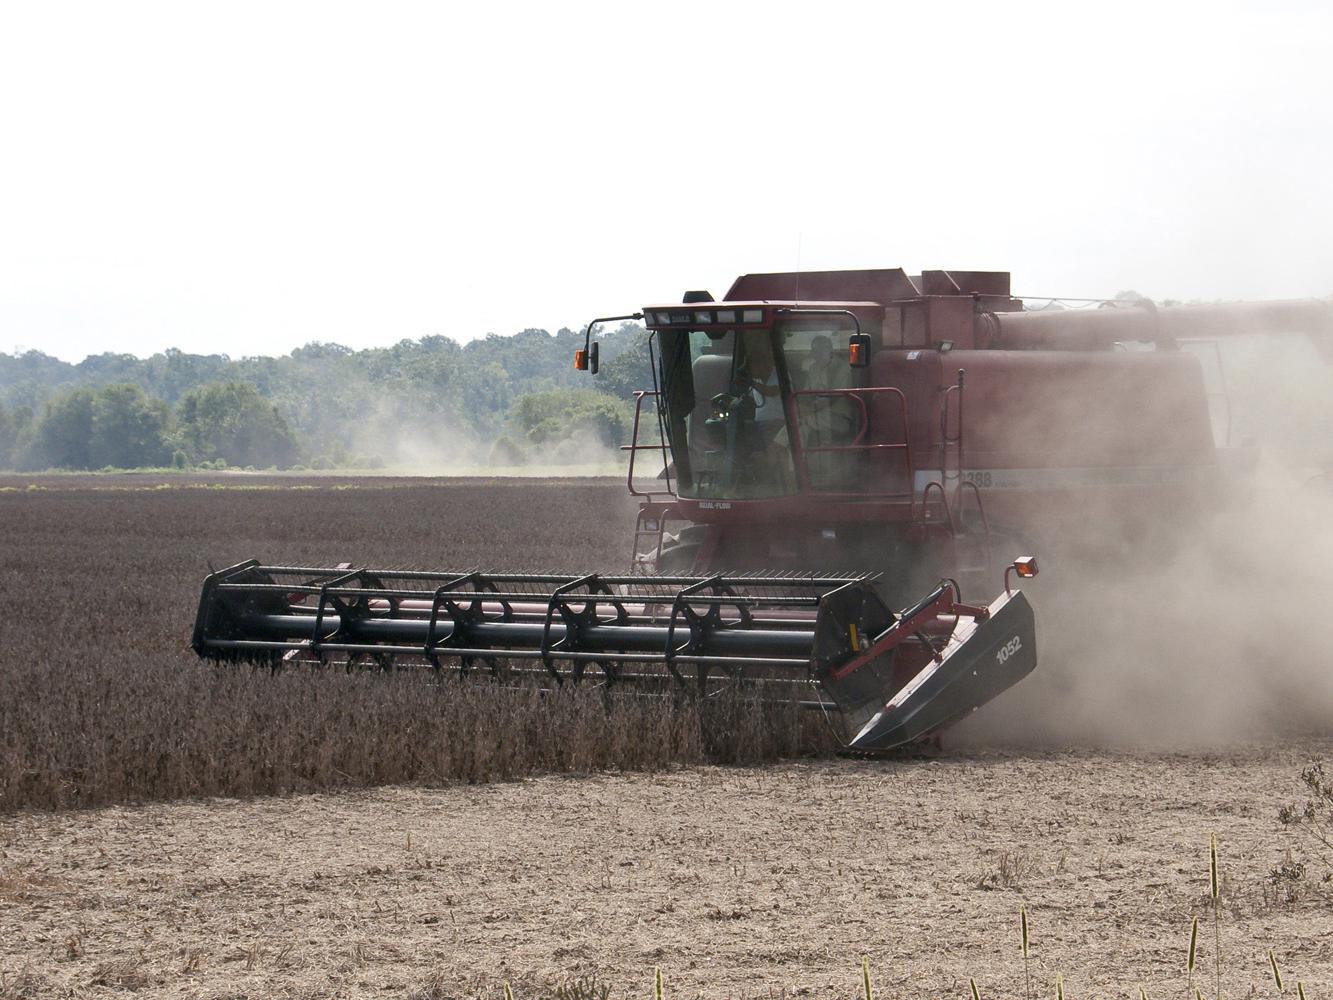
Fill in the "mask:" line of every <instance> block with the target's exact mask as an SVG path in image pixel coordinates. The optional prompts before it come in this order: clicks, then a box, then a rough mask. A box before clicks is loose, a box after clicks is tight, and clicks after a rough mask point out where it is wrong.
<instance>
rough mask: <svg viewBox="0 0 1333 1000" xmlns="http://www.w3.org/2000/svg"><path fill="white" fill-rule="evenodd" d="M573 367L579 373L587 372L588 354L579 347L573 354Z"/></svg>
mask: <svg viewBox="0 0 1333 1000" xmlns="http://www.w3.org/2000/svg"><path fill="white" fill-rule="evenodd" d="M574 367H575V368H576V369H577V370H578V371H581V372H586V371H587V370H588V352H587V351H585V350H584V349H583V348H581V347H580V348H579V349H578V350H577V351H575V352H574Z"/></svg>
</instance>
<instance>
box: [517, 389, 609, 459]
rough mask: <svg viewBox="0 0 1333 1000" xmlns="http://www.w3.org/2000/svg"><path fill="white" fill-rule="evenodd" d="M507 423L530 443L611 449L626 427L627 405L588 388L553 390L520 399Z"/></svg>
mask: <svg viewBox="0 0 1333 1000" xmlns="http://www.w3.org/2000/svg"><path fill="white" fill-rule="evenodd" d="M510 420H511V422H512V423H513V424H514V426H515V428H516V429H517V430H518V432H519V433H520V434H521V435H522V437H523V438H524V439H525V440H526V441H528V442H529V443H530V444H535V445H544V446H550V445H558V444H560V443H562V442H566V441H569V442H574V443H576V444H585V443H586V444H588V445H591V446H594V447H602V448H615V447H618V446H619V445H621V444H623V443H624V442H625V439H626V436H627V435H628V433H629V427H630V421H631V416H630V411H629V407H628V406H627V404H625V403H623V402H621V401H620V400H617V399H612V398H611V397H610V396H608V395H606V394H605V393H601V392H595V391H594V390H592V389H557V390H553V391H551V392H537V393H529V394H528V395H526V396H520V397H519V398H518V399H517V400H516V401H515V402H514V406H513V408H512V410H510Z"/></svg>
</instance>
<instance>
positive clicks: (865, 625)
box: [192, 560, 1036, 752]
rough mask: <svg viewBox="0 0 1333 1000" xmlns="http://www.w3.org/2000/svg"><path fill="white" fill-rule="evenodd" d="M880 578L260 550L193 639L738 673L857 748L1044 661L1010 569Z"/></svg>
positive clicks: (226, 647)
mask: <svg viewBox="0 0 1333 1000" xmlns="http://www.w3.org/2000/svg"><path fill="white" fill-rule="evenodd" d="M1020 562H1023V561H1020ZM1028 562H1030V561H1028ZM1030 569H1031V571H1032V572H1035V563H1032V564H1031V566H1030ZM1024 575H1030V573H1025V574H1024ZM874 581H875V577H873V576H828V577H824V576H812V575H786V576H759V575H740V576H725V575H719V576H711V577H667V576H663V577H652V576H647V577H645V576H619V577H615V576H598V575H596V574H594V575H591V576H582V577H570V576H544V575H490V574H482V573H476V572H470V573H426V572H407V571H402V570H368V569H346V568H338V569H322V568H310V567H298V566H262V565H260V564H259V563H258V562H256V561H253V560H252V561H249V562H244V563H240V564H238V565H236V566H232V567H231V568H229V569H225V570H222V571H220V572H216V573H213V574H211V575H210V576H209V577H208V578H207V579H206V580H205V581H204V585H203V592H202V594H201V595H200V599H199V613H198V616H197V618H196V620H195V626H194V635H193V639H192V645H193V647H194V650H195V652H196V653H198V654H199V655H200V656H201V657H205V658H208V659H213V660H224V661H249V662H254V663H261V664H269V665H273V666H277V665H279V664H280V663H282V662H283V661H284V660H290V659H293V658H301V659H306V660H312V661H317V662H324V663H328V662H344V663H346V664H348V665H349V666H355V665H359V664H364V665H367V666H373V667H380V668H384V667H388V666H390V665H397V664H410V663H418V664H425V665H428V666H430V667H432V668H434V669H436V670H443V669H449V670H452V671H456V672H458V673H459V674H461V675H463V676H467V675H468V674H470V673H472V672H474V671H476V670H477V669H478V667H479V666H480V667H483V668H485V669H487V670H488V671H490V672H492V673H493V674H494V675H495V676H498V677H506V678H522V677H523V676H525V675H528V676H532V677H535V678H536V679H538V680H539V681H540V682H542V683H548V684H550V683H554V684H563V683H566V682H578V681H584V682H592V683H600V684H606V685H619V684H630V683H635V684H641V685H647V686H649V687H653V686H657V687H667V686H671V685H675V686H680V687H683V688H685V689H692V690H696V691H698V692H700V693H701V694H702V695H704V696H708V695H710V694H715V693H716V692H718V691H719V690H721V689H722V688H723V687H724V686H725V685H727V684H731V683H734V682H737V681H739V682H742V683H747V684H753V685H755V686H756V688H758V689H760V690H762V691H763V692H764V694H765V696H767V695H768V693H769V692H770V691H771V692H772V694H773V696H774V697H783V696H788V697H793V696H794V697H797V698H799V699H800V700H801V701H802V702H804V703H806V704H808V705H810V706H813V707H818V708H822V709H824V710H825V711H828V712H829V713H830V714H837V715H840V716H841V718H842V720H843V724H844V727H845V736H844V742H845V743H846V746H847V748H848V749H850V750H854V751H858V752H876V751H884V750H890V749H893V748H894V747H899V746H903V745H905V744H909V743H912V742H915V741H917V740H920V739H922V738H924V737H926V736H929V735H930V734H931V733H933V732H935V731H937V730H938V729H940V728H941V727H943V726H946V725H948V724H949V723H951V722H953V721H956V720H957V719H959V718H961V717H962V716H964V715H967V714H968V713H969V712H971V711H973V710H974V709H976V708H977V707H979V706H980V705H982V704H984V703H985V702H987V701H989V700H990V699H991V698H993V697H995V695H997V694H999V693H1000V692H1001V691H1003V690H1005V689H1006V688H1008V687H1010V686H1011V685H1013V684H1015V683H1016V682H1017V681H1019V680H1020V679H1022V678H1023V677H1024V676H1026V675H1027V674H1028V673H1029V672H1030V671H1031V670H1032V669H1033V667H1035V666H1036V642H1035V638H1034V629H1033V615H1032V608H1031V606H1030V605H1029V604H1028V602H1027V600H1026V598H1024V596H1023V595H1022V593H1020V592H1018V591H1010V590H1009V588H1008V586H1007V585H1006V589H1005V593H1003V594H1001V595H1000V596H999V597H997V598H996V599H995V600H994V601H993V602H992V603H991V604H990V605H989V606H988V607H975V606H971V605H966V604H963V603H962V602H961V601H960V599H959V595H958V592H957V588H956V585H954V584H953V583H952V582H950V581H943V582H941V583H940V584H939V586H937V587H936V588H935V589H934V590H933V591H931V592H930V593H929V594H928V595H926V596H925V597H924V598H923V599H922V600H921V601H920V602H919V603H918V604H917V605H916V606H915V607H913V608H911V609H908V610H906V611H903V612H901V613H894V612H893V611H891V610H889V608H888V607H887V606H886V605H885V604H884V602H883V601H882V600H881V599H880V597H879V596H878V594H877V593H876V591H875V589H874V587H873V584H874ZM1006 584H1007V580H1006ZM589 667H592V668H593V670H592V671H589V669H588V668H589ZM784 687H785V688H786V689H787V690H785V691H784V690H783V689H784Z"/></svg>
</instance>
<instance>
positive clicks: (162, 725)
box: [0, 480, 829, 810]
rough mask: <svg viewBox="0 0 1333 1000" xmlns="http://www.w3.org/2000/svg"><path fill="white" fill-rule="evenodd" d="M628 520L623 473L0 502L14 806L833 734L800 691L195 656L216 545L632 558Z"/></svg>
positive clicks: (230, 552) (804, 744)
mask: <svg viewBox="0 0 1333 1000" xmlns="http://www.w3.org/2000/svg"><path fill="white" fill-rule="evenodd" d="M312 485H313V486H315V487H316V488H314V489H310V488H308V487H310V486H312ZM349 485H350V486H352V487H353V488H350V489H349V488H347V487H348V486H349ZM293 486H297V487H302V488H297V489H293V488H291V487H293ZM630 516H631V511H630V508H629V506H628V503H627V501H626V499H625V497H624V487H623V484H621V483H618V482H608V481H572V482H564V483H556V484H553V483H550V482H533V481H490V482H474V481H463V482H460V481H435V482H431V483H428V484H424V485H412V484H406V485H405V484H401V483H391V484H388V485H383V484H379V483H377V482H376V481H375V480H362V481H358V482H355V483H350V484H349V483H340V484H338V485H337V486H334V487H330V486H328V485H326V484H321V483H320V482H318V481H313V482H311V483H298V482H295V481H292V482H288V483H277V484H266V488H262V489H244V490H236V489H220V490H219V489H200V488H193V487H189V488H172V489H160V490H153V491H122V490H107V489H101V490H97V491H90V490H82V489H76V490H54V489H53V490H49V491H41V492H28V491H15V492H9V493H0V524H3V526H4V532H5V535H6V536H7V539H8V544H7V545H6V551H5V559H4V564H3V565H2V566H0V606H3V607H4V608H5V613H6V617H5V621H4V626H3V627H4V638H3V641H2V642H0V809H5V810H13V809H19V808H27V807H34V808H50V807H56V808H60V807H69V806H80V805H92V804H102V803H111V802H123V801H134V800H148V799H166V798H177V797H189V796H199V795H225V796H237V795H252V794H264V793H277V792H285V791H296V790H308V789H316V788H328V787H346V786H360V785H375V784H385V783H398V782H423V783H435V782H448V781H491V780H498V779H505V778H512V777H516V776H520V775H525V774H531V773H536V772H550V771H586V770H593V769H598V768H606V767H616V768H628V769H647V768H658V767H663V766H667V765H669V764H672V763H674V762H690V761H700V760H721V761H738V762H739V761H759V760H765V759H771V758H773V757H776V756H782V755H791V754H796V753H803V752H810V751H812V750H819V749H824V748H827V747H828V746H829V738H828V736H827V733H826V731H825V730H824V728H823V722H822V720H820V719H818V718H816V717H813V716H811V715H810V714H809V713H802V712H801V711H800V710H799V709H797V708H796V707H794V706H792V705H785V704H784V705H768V706H758V705H755V704H750V703H743V702H739V701H737V700H735V699H733V700H731V701H724V702H722V703H720V704H716V705H710V706H708V707H707V708H706V709H704V710H702V711H701V709H700V707H699V706H698V705H696V704H694V703H692V702H691V701H689V700H688V699H686V700H681V701H679V702H672V701H670V700H668V701H666V702H661V701H657V700H650V699H643V698H639V697H635V696H633V695H630V694H627V695H623V696H614V697H612V698H611V699H609V701H604V700H603V697H602V695H601V694H600V693H598V692H596V691H593V690H589V689H583V690H569V691H560V692H557V693H554V694H549V695H542V694H541V693H539V692H537V691H532V690H528V691H515V690H507V689H502V688H493V687H490V686H487V685H463V686H460V685H459V684H457V683H456V682H451V681H448V680H443V681H437V680H435V679H434V678H432V677H431V676H430V675H429V673H428V672H416V671H411V672H409V671H403V672H399V673H395V674H388V675H381V674H370V673H352V674H347V673H344V672H342V671H340V670H327V671H322V672H316V671H312V670H309V669H297V670H288V671H286V672H283V673H281V674H278V675H276V676H275V675H272V674H270V673H269V672H268V671H265V670H260V671H253V670H251V669H249V668H245V667H239V668H238V667H214V666H209V665H205V664H203V663H200V662H199V661H197V660H196V659H195V657H194V655H193V653H192V652H191V651H190V650H189V648H188V632H189V626H190V623H191V621H192V618H193V613H194V605H195V602H196V600H197V596H198V587H199V582H200V580H201V579H202V576H203V574H204V572H205V571H206V568H207V566H206V560H211V561H212V562H213V563H214V564H215V565H223V564H227V563H229V562H235V561H239V560H240V559H243V558H246V557H249V556H251V555H259V556H262V557H263V558H265V559H266V560H272V561H274V562H288V563H292V564H321V563H322V564H332V563H336V562H338V561H341V560H344V559H350V560H353V561H355V562H357V563H359V564H376V565H381V566H390V567H414V568H434V569H455V568H464V569H466V568H471V567H486V568H488V569H492V570H496V571H500V570H543V571H558V572H577V571H587V570H589V569H601V570H607V569H612V570H616V569H620V568H621V567H623V566H624V565H625V563H626V561H627V552H626V537H627V532H626V531H625V530H624V528H625V525H626V523H627V519H628V518H629V517H630Z"/></svg>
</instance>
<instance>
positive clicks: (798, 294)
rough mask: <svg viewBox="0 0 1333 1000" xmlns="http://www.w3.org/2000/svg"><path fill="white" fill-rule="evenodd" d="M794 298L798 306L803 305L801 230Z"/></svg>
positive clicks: (798, 242)
mask: <svg viewBox="0 0 1333 1000" xmlns="http://www.w3.org/2000/svg"><path fill="white" fill-rule="evenodd" d="M792 298H794V299H795V300H796V304H797V305H798V306H799V305H800V304H801V233H800V231H799V230H798V231H797V233H796V290H795V294H794V295H793V296H792Z"/></svg>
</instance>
